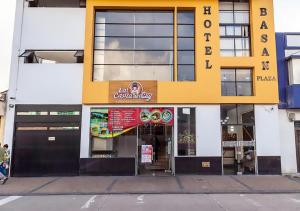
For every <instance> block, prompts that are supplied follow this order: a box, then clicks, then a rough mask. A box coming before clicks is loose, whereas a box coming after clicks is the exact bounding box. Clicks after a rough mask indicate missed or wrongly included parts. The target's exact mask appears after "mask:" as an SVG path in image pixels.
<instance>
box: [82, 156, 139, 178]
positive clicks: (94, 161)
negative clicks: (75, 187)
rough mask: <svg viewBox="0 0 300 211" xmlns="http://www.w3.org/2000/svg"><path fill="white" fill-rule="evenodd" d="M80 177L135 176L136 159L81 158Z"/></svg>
mask: <svg viewBox="0 0 300 211" xmlns="http://www.w3.org/2000/svg"><path fill="white" fill-rule="evenodd" d="M80 175H90V176H134V175H135V158H80Z"/></svg>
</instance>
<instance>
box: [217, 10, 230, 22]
mask: <svg viewBox="0 0 300 211" xmlns="http://www.w3.org/2000/svg"><path fill="white" fill-rule="evenodd" d="M220 23H221V24H222V23H233V11H222V12H220Z"/></svg>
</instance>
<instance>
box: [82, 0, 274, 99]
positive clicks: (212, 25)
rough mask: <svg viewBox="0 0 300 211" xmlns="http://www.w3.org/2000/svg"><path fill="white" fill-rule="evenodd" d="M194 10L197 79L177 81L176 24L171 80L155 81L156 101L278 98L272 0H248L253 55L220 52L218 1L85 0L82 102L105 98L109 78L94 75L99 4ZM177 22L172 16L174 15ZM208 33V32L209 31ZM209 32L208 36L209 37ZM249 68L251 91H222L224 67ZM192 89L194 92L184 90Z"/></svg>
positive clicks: (115, 6)
mask: <svg viewBox="0 0 300 211" xmlns="http://www.w3.org/2000/svg"><path fill="white" fill-rule="evenodd" d="M103 9H105V10H107V9H110V10H151V11H155V10H159V11H162V10H167V11H173V12H174V17H176V14H177V11H178V10H194V11H195V81H192V82H191V81H189V82H184V81H177V56H176V55H177V43H176V40H177V39H176V38H177V32H176V30H177V29H176V27H174V40H175V41H174V69H173V71H174V77H173V81H168V82H161V81H159V82H158V83H157V102H156V103H157V104H222V103H241V104H245V103H252V104H276V103H278V91H277V90H278V83H277V67H276V50H275V34H274V20H273V15H274V14H273V2H272V0H266V1H259V0H251V1H250V30H251V56H249V57H248V56H247V57H222V56H221V55H220V27H219V23H220V21H219V1H217V0H210V1H205V0H203V1H192V0H187V1H166V0H163V1H159V0H152V1H126V0H124V1H117V0H110V1H104V0H88V1H87V6H86V35H85V37H86V40H85V60H84V82H83V104H109V84H110V82H109V81H101V82H99V81H97V82H96V81H93V79H92V75H93V50H94V49H93V45H94V23H95V12H96V11H97V10H103ZM174 25H176V18H174ZM208 34H209V35H208ZM207 36H209V38H208V39H207ZM233 67H234V68H250V69H252V70H253V73H252V74H253V96H222V95H221V73H220V70H221V69H222V68H233ZM188 93H192V94H188Z"/></svg>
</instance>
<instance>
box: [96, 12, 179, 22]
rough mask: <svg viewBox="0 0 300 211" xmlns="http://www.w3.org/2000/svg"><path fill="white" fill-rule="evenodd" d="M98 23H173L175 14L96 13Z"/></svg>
mask: <svg viewBox="0 0 300 211" xmlns="http://www.w3.org/2000/svg"><path fill="white" fill-rule="evenodd" d="M96 23H131V24H133V23H165V24H168V23H169V24H172V23H173V12H155V11H151V12H143V11H141V12H133V11H108V12H106V11H103V12H96Z"/></svg>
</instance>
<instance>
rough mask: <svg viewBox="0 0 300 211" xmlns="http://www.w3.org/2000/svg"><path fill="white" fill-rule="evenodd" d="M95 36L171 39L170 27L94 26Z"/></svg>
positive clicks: (171, 31)
mask: <svg viewBox="0 0 300 211" xmlns="http://www.w3.org/2000/svg"><path fill="white" fill-rule="evenodd" d="M95 36H118V37H134V36H140V37H173V26H172V25H126V24H96V25H95Z"/></svg>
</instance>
